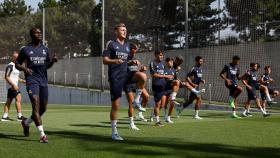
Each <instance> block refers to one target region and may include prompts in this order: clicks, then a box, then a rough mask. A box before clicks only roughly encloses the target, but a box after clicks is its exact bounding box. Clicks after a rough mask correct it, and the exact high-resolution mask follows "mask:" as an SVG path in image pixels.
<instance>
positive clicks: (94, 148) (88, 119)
mask: <svg viewBox="0 0 280 158" xmlns="http://www.w3.org/2000/svg"><path fill="white" fill-rule="evenodd" d="M2 107H3V106H1V107H0V108H1V109H2ZM23 107H24V108H23V112H24V114H25V115H29V114H30V113H31V111H30V109H31V107H30V105H24V106H23ZM11 111H12V112H11V114H10V117H13V118H15V116H16V114H15V112H14V111H15V109H14V107H12V108H11ZM109 111H110V108H109V107H96V106H65V105H50V106H49V109H48V111H47V113H46V115H45V116H44V117H43V125H44V128H45V131H46V134H47V135H48V138H49V143H48V144H41V143H39V142H38V141H39V137H38V132H37V129H36V128H35V126H34V125H32V126H31V136H30V137H23V134H22V128H21V125H20V123H19V122H17V121H12V122H0V158H33V157H34V158H43V157H48V158H56V157H57V158H80V157H85V158H91V157H96V158H117V157H119V158H125V157H131V158H138V157H139V158H146V157H151V158H165V157H166V158H167V157H174V158H199V157H204V158H205V157H207V158H273V157H275V158H279V157H280V115H279V114H274V115H272V116H271V117H268V118H263V117H262V116H261V115H260V114H259V113H254V116H253V117H252V118H243V119H239V120H236V119H231V118H229V113H228V112H223V111H201V112H200V114H201V116H202V117H204V119H203V120H193V119H192V114H193V110H189V109H188V110H186V111H184V112H183V116H182V117H181V118H173V121H174V122H175V123H174V124H167V125H166V124H165V125H166V126H164V127H155V126H154V123H151V122H140V121H136V125H137V126H138V127H139V128H140V129H141V130H140V131H131V130H129V129H128V119H127V110H126V109H121V111H120V114H119V118H120V119H119V122H118V130H119V133H120V135H121V136H122V137H123V138H124V139H125V141H122V142H116V141H112V140H111V138H110V134H111V128H110V124H109V117H108V116H109ZM149 113H150V112H146V115H147V116H148V115H149Z"/></svg>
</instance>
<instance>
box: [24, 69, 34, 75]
mask: <svg viewBox="0 0 280 158" xmlns="http://www.w3.org/2000/svg"><path fill="white" fill-rule="evenodd" d="M24 72H25V73H26V74H28V75H32V73H33V71H32V70H31V69H29V68H26V69H25V70H24Z"/></svg>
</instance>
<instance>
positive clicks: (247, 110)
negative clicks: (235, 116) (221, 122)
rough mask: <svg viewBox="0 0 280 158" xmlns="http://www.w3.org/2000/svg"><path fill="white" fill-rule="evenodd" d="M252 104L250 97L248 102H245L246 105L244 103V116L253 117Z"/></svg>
mask: <svg viewBox="0 0 280 158" xmlns="http://www.w3.org/2000/svg"><path fill="white" fill-rule="evenodd" d="M250 105H251V100H250V99H248V100H247V101H246V102H245V105H244V112H243V113H242V116H243V117H251V116H252V115H251V113H250V111H249V109H250Z"/></svg>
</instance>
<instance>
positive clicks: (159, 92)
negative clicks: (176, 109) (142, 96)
mask: <svg viewBox="0 0 280 158" xmlns="http://www.w3.org/2000/svg"><path fill="white" fill-rule="evenodd" d="M164 89H165V86H163V85H154V84H153V85H152V90H153V95H154V100H155V102H156V103H157V102H159V101H161V98H162V96H163V95H164V94H165V90H164Z"/></svg>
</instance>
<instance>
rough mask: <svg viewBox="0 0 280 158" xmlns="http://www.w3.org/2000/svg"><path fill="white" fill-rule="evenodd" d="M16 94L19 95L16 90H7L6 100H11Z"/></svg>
mask: <svg viewBox="0 0 280 158" xmlns="http://www.w3.org/2000/svg"><path fill="white" fill-rule="evenodd" d="M18 94H20V91H16V90H14V89H12V88H9V89H8V94H7V98H11V99H13V98H15V97H16V96H17V95H18Z"/></svg>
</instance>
